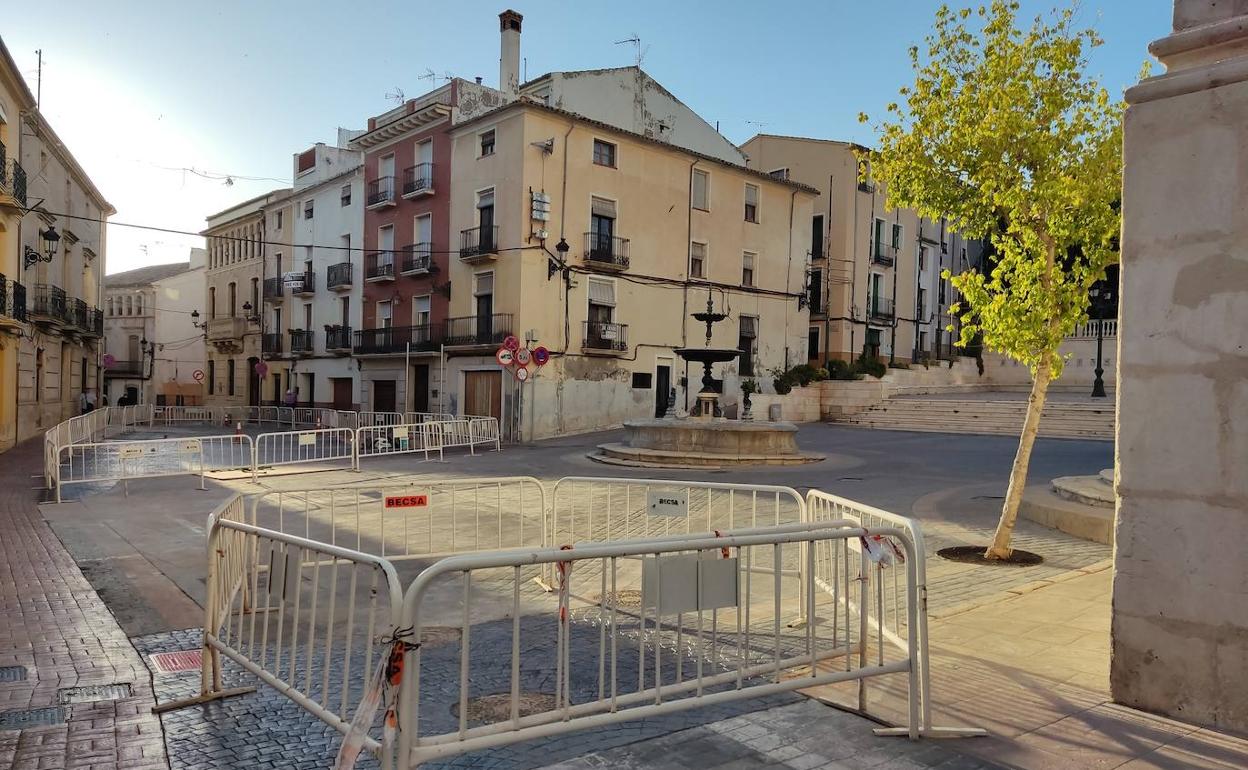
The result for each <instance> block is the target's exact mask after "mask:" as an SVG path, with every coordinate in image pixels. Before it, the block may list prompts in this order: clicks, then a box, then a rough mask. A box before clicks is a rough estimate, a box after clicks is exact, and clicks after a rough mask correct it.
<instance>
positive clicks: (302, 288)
mask: <svg viewBox="0 0 1248 770" xmlns="http://www.w3.org/2000/svg"><path fill="white" fill-rule="evenodd" d="M297 275H298V277H297V278H296V274H294V273H292V274H290V275H289V276H288V277H287V283H291V284H293V286H292V288H291V293H293V294H298V295H299V296H301V297H310V296H312V295H313V294H315V293H316V271H315V270H305V271H304V272H302V273H298V274H297Z"/></svg>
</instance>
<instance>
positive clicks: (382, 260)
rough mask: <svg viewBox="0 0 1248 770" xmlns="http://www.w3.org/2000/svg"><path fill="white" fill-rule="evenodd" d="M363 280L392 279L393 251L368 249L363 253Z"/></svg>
mask: <svg viewBox="0 0 1248 770" xmlns="http://www.w3.org/2000/svg"><path fill="white" fill-rule="evenodd" d="M364 280H365V281H393V280H394V252H393V251H370V252H368V253H367V254H365V255H364Z"/></svg>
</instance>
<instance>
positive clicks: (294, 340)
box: [290, 329, 316, 355]
mask: <svg viewBox="0 0 1248 770" xmlns="http://www.w3.org/2000/svg"><path fill="white" fill-rule="evenodd" d="M315 339H316V332H315V331H313V330H312V329H291V330H290V352H291V353H293V354H296V355H300V354H305V355H306V354H308V353H311V352H312V346H313V341H314V340H315Z"/></svg>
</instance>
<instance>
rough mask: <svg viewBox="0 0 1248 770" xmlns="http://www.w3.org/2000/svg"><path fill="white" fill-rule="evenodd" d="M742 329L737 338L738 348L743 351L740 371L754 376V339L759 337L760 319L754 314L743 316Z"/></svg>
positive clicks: (745, 374) (745, 375) (738, 368)
mask: <svg viewBox="0 0 1248 770" xmlns="http://www.w3.org/2000/svg"><path fill="white" fill-rule="evenodd" d="M739 324H740V331H739V335H738V338H737V349H738V350H740V351H741V358H740V364H739V366H738V367H737V370H738V373H739V374H740V375H741V376H743V377H753V376H754V352H755V347H754V340H755V339H756V338H757V337H758V319H757V318H755V317H754V316H748V315H743V316H741V320H740V322H739Z"/></svg>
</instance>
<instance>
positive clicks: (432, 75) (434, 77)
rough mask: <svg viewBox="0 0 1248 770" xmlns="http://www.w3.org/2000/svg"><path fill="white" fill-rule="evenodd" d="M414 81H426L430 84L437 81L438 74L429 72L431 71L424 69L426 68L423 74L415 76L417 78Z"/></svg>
mask: <svg viewBox="0 0 1248 770" xmlns="http://www.w3.org/2000/svg"><path fill="white" fill-rule="evenodd" d="M416 79H417V80H428V81H429V82H430V83H432V82H433V81H435V80H437V79H438V73H436V72H434V71H433V70H431V69H429V68H428V67H426V68H425V71H424V72H423V73H421V74H419V75H417V76H416Z"/></svg>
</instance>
